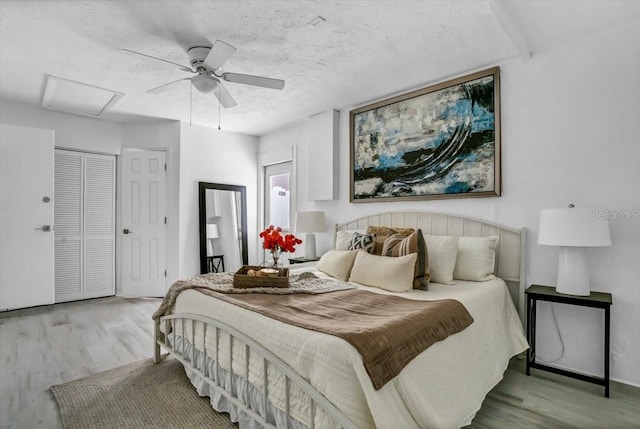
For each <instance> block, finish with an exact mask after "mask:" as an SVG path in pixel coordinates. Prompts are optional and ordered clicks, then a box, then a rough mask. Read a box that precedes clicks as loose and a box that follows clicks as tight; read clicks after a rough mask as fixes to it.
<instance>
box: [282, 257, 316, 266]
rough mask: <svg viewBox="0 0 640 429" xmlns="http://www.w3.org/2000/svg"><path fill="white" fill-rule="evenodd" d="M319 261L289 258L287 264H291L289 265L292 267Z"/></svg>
mask: <svg viewBox="0 0 640 429" xmlns="http://www.w3.org/2000/svg"><path fill="white" fill-rule="evenodd" d="M319 260H320V258H319V257H317V258H310V259H307V258H304V257H302V258H289V264H291V265H293V264H304V263H305V262H315V261H319Z"/></svg>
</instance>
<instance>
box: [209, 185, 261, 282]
mask: <svg viewBox="0 0 640 429" xmlns="http://www.w3.org/2000/svg"><path fill="white" fill-rule="evenodd" d="M198 187H199V191H198V194H199V214H200V221H199V222H200V273H201V274H206V273H208V270H207V240H206V235H207V234H206V227H207V226H206V224H207V213H206V211H207V205H206V200H205V198H206V195H207V189H215V190H219V191H235V192H240V200H241V201H242V216H241V218H242V221H241V223H242V264H243V265H248V264H249V252H248V250H247V187H246V186H241V185H225V184H222V183H208V182H198Z"/></svg>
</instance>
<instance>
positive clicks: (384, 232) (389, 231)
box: [367, 225, 414, 255]
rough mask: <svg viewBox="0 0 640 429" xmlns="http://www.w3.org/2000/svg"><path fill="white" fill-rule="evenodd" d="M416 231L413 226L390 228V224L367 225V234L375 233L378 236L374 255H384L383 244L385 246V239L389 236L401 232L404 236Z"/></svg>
mask: <svg viewBox="0 0 640 429" xmlns="http://www.w3.org/2000/svg"><path fill="white" fill-rule="evenodd" d="M413 232H414V230H413V229H412V228H389V227H388V226H373V225H369V226H368V227H367V234H373V235H375V236H376V244H375V246H373V254H374V255H382V246H384V240H386V239H387V237H388V236H390V235H393V234H401V235H402V236H403V237H406V236H408V235H411V234H412V233H413Z"/></svg>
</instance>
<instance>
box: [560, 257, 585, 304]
mask: <svg viewBox="0 0 640 429" xmlns="http://www.w3.org/2000/svg"><path fill="white" fill-rule="evenodd" d="M556 292H558V293H563V294H566V295H576V296H589V295H590V294H591V287H590V286H589V265H588V264H587V257H586V255H585V253H584V249H583V248H582V247H562V248H561V249H560V257H559V259H558V279H557V282H556Z"/></svg>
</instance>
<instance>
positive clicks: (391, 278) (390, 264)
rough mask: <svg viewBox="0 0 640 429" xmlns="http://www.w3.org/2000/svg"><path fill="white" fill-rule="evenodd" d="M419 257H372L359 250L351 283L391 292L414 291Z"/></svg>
mask: <svg viewBox="0 0 640 429" xmlns="http://www.w3.org/2000/svg"><path fill="white" fill-rule="evenodd" d="M417 257H418V254H417V253H411V254H410V255H406V256H399V257H397V258H394V257H389V256H378V255H370V254H369V253H367V252H365V251H364V250H359V251H358V253H357V255H356V259H355V261H354V262H353V268H352V269H351V276H350V277H349V281H350V282H357V283H360V284H363V285H365V286H373V287H378V288H380V289H386V290H388V291H391V292H407V291H410V290H412V289H413V278H414V270H415V266H416V258H417Z"/></svg>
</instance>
